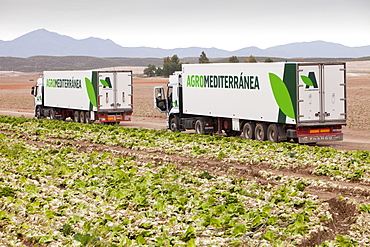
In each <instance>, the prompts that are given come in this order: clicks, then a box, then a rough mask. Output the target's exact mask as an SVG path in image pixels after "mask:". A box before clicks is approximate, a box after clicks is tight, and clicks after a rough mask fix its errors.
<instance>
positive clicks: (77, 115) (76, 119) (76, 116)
mask: <svg viewBox="0 0 370 247" xmlns="http://www.w3.org/2000/svg"><path fill="white" fill-rule="evenodd" d="M73 121H74V122H76V123H78V122H80V113H79V112H78V111H74V112H73Z"/></svg>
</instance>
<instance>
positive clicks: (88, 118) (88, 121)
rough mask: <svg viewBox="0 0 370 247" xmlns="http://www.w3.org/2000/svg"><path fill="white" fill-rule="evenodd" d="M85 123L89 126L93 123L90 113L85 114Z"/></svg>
mask: <svg viewBox="0 0 370 247" xmlns="http://www.w3.org/2000/svg"><path fill="white" fill-rule="evenodd" d="M85 123H87V124H89V123H91V120H90V112H88V111H87V112H85Z"/></svg>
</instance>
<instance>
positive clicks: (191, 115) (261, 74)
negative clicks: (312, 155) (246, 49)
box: [154, 63, 346, 143]
mask: <svg viewBox="0 0 370 247" xmlns="http://www.w3.org/2000/svg"><path fill="white" fill-rule="evenodd" d="M154 105H155V108H157V109H159V110H160V111H161V112H165V113H166V114H167V127H168V128H169V129H171V130H172V131H184V130H187V129H195V132H196V133H197V134H213V133H222V132H225V133H226V134H227V135H229V136H237V135H240V134H242V135H243V137H244V138H247V139H256V140H261V141H263V140H269V141H273V142H280V141H286V140H293V141H296V142H299V143H314V142H319V141H339V140H343V133H342V126H343V125H345V124H346V65H345V63H326V64H323V63H263V64H262V63H256V64H252V63H248V64H245V63H237V64H232V63H227V64H184V65H183V66H182V71H179V72H175V73H174V75H172V76H170V78H169V82H168V86H167V88H166V90H165V88H164V87H155V89H154Z"/></svg>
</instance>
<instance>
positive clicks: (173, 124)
mask: <svg viewBox="0 0 370 247" xmlns="http://www.w3.org/2000/svg"><path fill="white" fill-rule="evenodd" d="M178 123H179V121H178V117H177V116H173V117H171V118H170V130H171V131H172V132H180V129H179V124H178Z"/></svg>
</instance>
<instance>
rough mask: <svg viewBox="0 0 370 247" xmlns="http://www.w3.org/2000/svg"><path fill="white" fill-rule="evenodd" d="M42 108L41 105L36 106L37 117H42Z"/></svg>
mask: <svg viewBox="0 0 370 247" xmlns="http://www.w3.org/2000/svg"><path fill="white" fill-rule="evenodd" d="M41 114H42V109H41V106H38V107H36V114H35V117H36V118H37V119H41V118H42V115H41Z"/></svg>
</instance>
